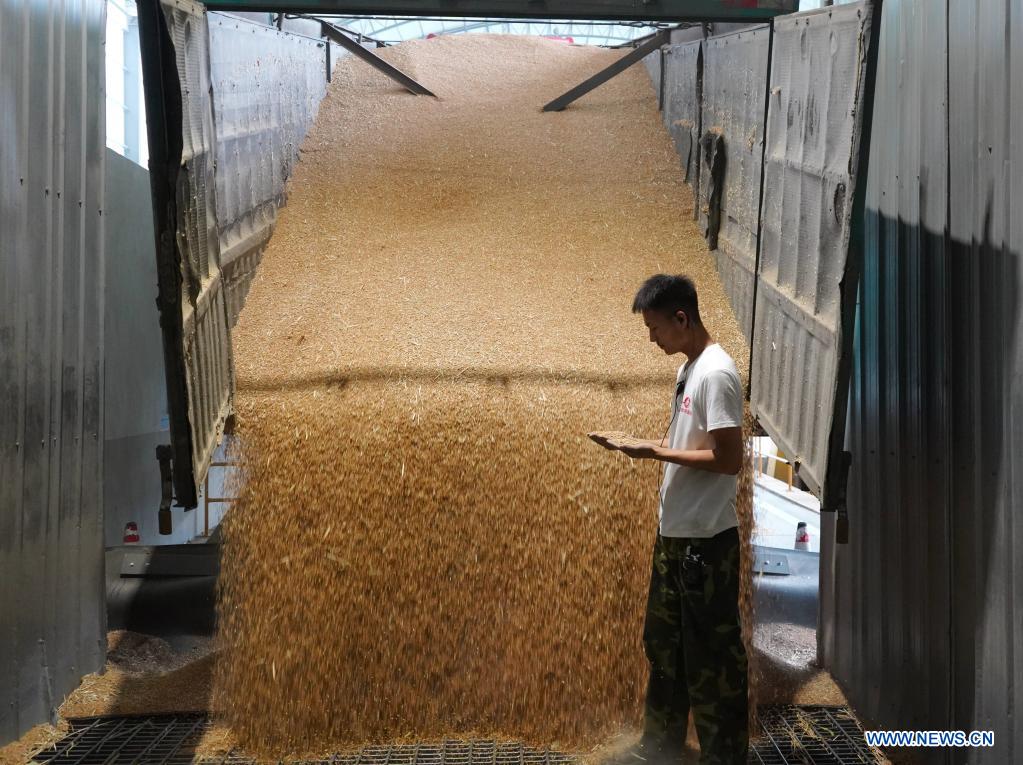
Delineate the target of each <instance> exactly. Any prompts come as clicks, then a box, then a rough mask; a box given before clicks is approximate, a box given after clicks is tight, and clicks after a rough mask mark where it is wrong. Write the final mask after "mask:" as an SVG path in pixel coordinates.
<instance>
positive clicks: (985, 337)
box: [945, 0, 1023, 763]
mask: <svg viewBox="0 0 1023 765" xmlns="http://www.w3.org/2000/svg"><path fill="white" fill-rule="evenodd" d="M949 12H950V16H949V20H948V31H949V63H948V73H949V100H948V103H949V112H950V119H949V134H948V140H949V160H950V164H949V168H948V170H949V177H950V183H949V192H950V197H949V212H950V218H949V221H948V224H949V234H950V245H951V246H950V250H949V253H948V255H949V260H950V266H951V268H950V271H949V276H948V284H949V287H950V293H949V302H948V304H947V307H946V308H947V310H946V314H945V317H946V323H947V324H946V326H947V328H948V330H949V340H950V343H951V347H950V350H949V354H948V358H949V364H950V366H951V367H952V369H953V370H955V371H956V372H958V373H957V374H953V375H952V376H951V380H952V385H951V387H950V389H949V391H948V392H949V403H950V418H951V426H952V438H951V443H952V447H953V449H954V458H955V463H954V467H953V470H952V487H951V488H952V491H951V497H950V515H951V520H952V525H951V529H950V531H951V547H952V571H953V580H952V638H953V650H954V652H955V656H954V658H955V662H956V673H955V677H954V685H953V693H954V698H955V706H954V707H953V719H954V720H955V721H956V722H957V723H958V724H964V725H969V727H975V728H991V729H994V730H995V731H996V732H997V734H996V735H997V739H996V741H997V742H999V748H998V754H999V755H1000V757H998V758H996V757H995V756H994V755H995V753H994V752H980V753H978V755H977V756H976V757H975V758H974V761H976V762H984V763H994V762H1020V761H1023V716H1021V715H1020V714H1019V710H1023V518H1020V516H1019V514H1020V511H1021V510H1023V386H1021V384H1020V383H1021V380H1023V58H1021V52H1023V0H998V2H995V1H994V0H989V1H988V2H968V3H963V2H953V3H949ZM1014 712H1015V714H1013V713H1014Z"/></svg>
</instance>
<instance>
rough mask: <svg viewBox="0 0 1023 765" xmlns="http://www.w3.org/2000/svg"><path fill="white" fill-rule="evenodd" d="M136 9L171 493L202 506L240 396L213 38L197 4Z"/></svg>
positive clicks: (154, 2)
mask: <svg viewBox="0 0 1023 765" xmlns="http://www.w3.org/2000/svg"><path fill="white" fill-rule="evenodd" d="M138 7H139V34H140V37H141V48H142V68H143V78H144V84H145V93H146V112H147V122H148V132H149V155H150V160H149V167H150V182H151V185H152V191H153V212H154V215H153V218H154V223H155V229H156V257H157V266H158V279H159V296H158V298H157V304H158V306H159V309H160V327H161V329H162V332H163V345H164V361H165V366H166V375H167V405H168V409H169V416H170V431H171V445H172V447H173V471H174V493H175V497H176V500H177V503H178V505H180V506H183V507H195V506H196V504H197V502H198V486H199V484H200V482H201V481H202V480H203V478H204V477H205V475H206V471H207V469H208V468H209V463H210V460H211V458H212V456H213V452H214V450H215V449H216V448H217V444H218V443H219V441H220V437H221V434H222V432H223V428H224V424H225V421H226V420H227V418H228V416H229V415H230V414H231V411H232V397H233V393H234V374H233V369H232V364H233V362H232V354H231V334H230V325H229V323H228V313H227V301H226V295H225V290H224V283H223V279H222V275H221V269H220V246H219V240H218V232H217V219H216V185H215V183H214V150H215V147H216V138H215V135H214V127H213V125H214V123H213V100H212V94H211V90H210V66H209V34H208V31H207V27H206V14H205V8H204V7H203V5H201V4H200V3H196V2H191V0H163V1H162V2H161V1H160V0H140V2H139V4H138Z"/></svg>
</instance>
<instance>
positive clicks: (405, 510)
mask: <svg viewBox="0 0 1023 765" xmlns="http://www.w3.org/2000/svg"><path fill="white" fill-rule="evenodd" d="M384 55H385V56H386V57H391V58H392V59H393V60H394V61H395V63H397V64H399V65H400V66H401V67H402V68H403V69H405V70H406V71H409V72H410V73H412V74H413V75H414V76H417V77H418V78H419V79H420V80H421V81H422V82H423V83H424V84H425V85H427V87H429V88H431V89H432V90H434V91H435V92H436V93H438V95H439V96H440V98H438V99H430V98H422V97H419V98H417V97H413V96H410V95H408V94H406V93H404V92H402V91H400V90H399V89H397V88H395V87H394V86H393V84H392V83H390V82H389V81H387V80H384V79H382V78H381V77H380V75H378V74H377V73H376V72H374V71H372V70H371V69H369V68H368V67H367V66H366V65H365V64H362V63H361V62H358V61H354V60H352V59H345V60H344V61H343V62H342V63H341V64H340V65H339V68H338V71H337V73H336V76H335V79H334V82H333V84H332V85H331V87H330V90H329V92H328V95H327V97H326V99H325V100H324V102H323V104H322V106H321V108H320V113H319V117H318V119H317V122H316V124H315V125H314V127H313V128H312V129H311V131H310V133H309V135H308V137H307V139H306V141H305V144H304V145H303V148H302V155H301V156H302V158H301V161H300V162H299V163H298V164H297V166H296V169H295V176H294V178H293V179H292V181H291V184H290V192H289V199H288V205H287V206H286V207H285V208H284V209H283V210H282V211H281V214H280V218H279V221H278V225H277V228H276V230H275V232H274V235H273V238H272V240H271V242H270V244H269V246H268V248H267V251H266V254H265V257H264V259H263V262H262V265H261V267H260V271H259V274H258V276H257V278H256V280H255V282H254V283H253V285H252V289H251V292H250V294H249V297H248V302H247V306H246V308H245V310H244V311H243V313H242V316H241V318H240V321H239V324H238V326H237V328H236V330H235V333H234V339H235V363H236V372H237V382H238V393H237V400H236V408H237V411H238V433H239V435H240V442H241V443H242V444H243V447H242V448H243V452H242V454H241V455H240V457H241V458H242V459H244V461H245V465H246V467H245V469H244V471H242V477H243V484H242V485H241V486H240V488H239V491H240V498H239V500H238V501H237V502H236V503H235V504H234V506H233V508H232V510H231V512H230V514H229V516H228V520H227V522H226V524H225V528H224V547H223V566H222V573H221V599H220V603H219V623H220V627H221V633H220V637H221V640H222V645H223V648H224V650H225V655H224V659H223V660H222V661H220V662H219V663H218V665H217V666H218V672H217V677H216V689H215V702H216V706H217V709H218V710H219V712H220V715H221V719H222V720H223V722H224V723H225V724H226V725H228V726H229V727H230V728H231V731H232V735H233V736H235V737H236V738H235V740H236V741H237V742H238V743H240V744H241V745H242V746H244V747H245V748H247V749H249V750H250V751H254V752H257V753H260V752H262V753H269V754H274V753H281V752H288V751H299V750H301V751H309V750H317V749H318V750H322V751H327V750H335V749H339V748H344V747H346V746H352V745H357V744H360V743H364V742H367V741H384V740H387V741H390V740H396V739H397V740H400V739H402V738H403V737H413V738H416V739H419V740H426V739H430V738H436V737H442V736H446V735H457V734H465V733H467V732H471V731H475V732H480V733H484V734H486V735H494V736H513V737H516V738H520V739H524V740H526V741H527V742H531V743H534V744H539V745H551V744H554V745H557V746H559V747H562V748H567V749H576V750H578V749H588V748H591V747H592V746H594V745H595V744H597V743H598V742H600V741H602V740H604V739H605V738H606V737H607V736H609V735H611V734H614V733H616V732H618V731H620V730H622V729H623V728H629V727H630V726H634V725H636V724H637V723H638V721H639V718H640V710H641V702H642V698H643V693H644V688H645V660H644V657H643V650H642V646H641V642H640V634H641V625H642V620H643V612H644V607H645V598H646V587H647V582H648V577H649V563H650V553H651V548H652V544H653V538H654V532H655V527H656V507H657V501H656V498H657V493H656V490H657V484H658V481H659V473H658V469H657V467H656V466H655V465H654V464H653V463H649V462H633V461H631V460H629V459H627V458H625V457H624V456H622V455H615V454H611V453H608V452H605V451H603V450H602V449H600V447H598V446H596V445H595V444H593V443H591V442H590V441H589V440H588V439H587V438H586V436H585V434H586V433H587V432H588V431H591V430H597V429H601V430H621V431H627V432H630V433H635V434H637V435H641V436H644V437H657V438H659V437H660V436H661V434H662V433H663V431H664V428H665V426H666V425H667V420H668V413H669V412H668V405H669V400H670V396H671V392H672V390H673V380H674V373H675V370H676V368H677V365H678V363H679V361H680V359H679V358H665V357H664V356H663V355H662V354H660V352H659V351H658V350H657V349H656V347H655V346H653V345H651V344H650V343H649V342H648V339H647V333H646V330H645V328H644V327H643V324H642V321H641V319H640V318H639V317H636V316H633V315H631V314H630V311H629V308H630V304H631V299H632V296H633V293H634V292H635V290H636V288H637V287H638V286H639V285H640V283H641V282H642V281H643V279H645V278H646V277H647V276H649V275H650V274H652V273H655V272H661V271H666V272H673V273H679V272H683V273H688V274H690V275H692V276H693V277H694V278H695V279H696V282H697V284H698V287H699V289H700V294H701V308H702V313H703V317H704V320H705V322H706V324H707V325H708V326H709V327H710V328H711V329H712V331H713V332H714V333H715V335H716V337H717V338H718V339H719V340H720V342H721V343H722V345H723V346H724V347H725V348H726V350H728V351H729V352H730V353H731V354H732V355H733V357H734V358H735V359H736V361H737V362H738V363H739V364H740V367H744V365H745V362H746V359H747V351H746V349H745V345H744V342H743V340H742V336H741V333H740V332H739V330H738V327H737V326H736V324H735V320H734V318H733V316H732V313H731V310H730V309H729V307H728V302H727V299H726V298H725V296H724V293H723V291H722V288H721V285H720V283H719V281H718V277H717V275H716V271H715V267H714V262H713V260H712V257H711V256H710V255H709V254H708V253H707V251H706V246H705V244H704V242H703V240H702V238H701V236H700V234H699V231H698V230H697V229H696V226H695V224H693V222H692V220H691V210H692V196H691V194H690V193H689V191H688V189H687V188H686V187H685V186H684V185H683V183H682V181H681V171H680V168H679V161H678V157H677V155H676V154H675V152H674V150H673V148H672V146H671V143H670V141H669V138H668V136H667V134H666V132H665V130H664V127H663V125H662V124H661V121H660V117H659V115H658V113H657V108H656V100H655V99H654V98H653V96H652V92H651V88H650V84H649V81H648V80H647V79H646V74H645V72H643V71H642V69H641V68H639V67H636V68H634V69H632V70H630V71H628V72H626V73H625V74H623V75H622V76H620V77H618V78H615V79H614V80H612V81H611V82H609V83H607V84H606V85H604V86H602V87H601V88H599V89H598V90H596V91H594V92H593V93H591V94H590V95H588V96H586V97H585V98H584V99H582V100H581V101H579V102H578V103H577V104H575V105H573V106H572V107H570V108H569V109H568V110H566V111H565V112H562V113H555V114H543V113H541V112H540V107H541V106H542V104H543V103H545V102H546V101H548V100H550V99H551V98H552V97H554V96H557V95H559V94H560V93H561V92H563V91H564V90H566V89H567V88H569V87H571V86H572V85H574V84H576V83H577V82H579V81H580V80H582V79H584V78H585V77H587V76H589V75H590V74H592V73H593V72H594V71H596V70H598V69H600V68H601V67H603V66H605V65H607V64H608V63H609V62H611V61H612V60H614V59H615V58H616V57H618V56H620V55H621V53H620V52H616V51H607V50H600V49H590V48H583V47H576V46H569V45H565V44H563V43H559V42H554V41H549V40H542V39H536V38H521V37H499V36H497V37H495V36H477V35H467V36H458V37H447V38H440V39H433V40H423V41H415V42H410V43H405V44H403V45H401V46H398V47H396V48H390V49H388V50H386V51H384Z"/></svg>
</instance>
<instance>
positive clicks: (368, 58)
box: [316, 19, 436, 98]
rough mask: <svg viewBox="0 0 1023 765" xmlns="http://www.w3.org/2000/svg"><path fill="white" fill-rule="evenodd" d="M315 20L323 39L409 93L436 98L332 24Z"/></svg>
mask: <svg viewBox="0 0 1023 765" xmlns="http://www.w3.org/2000/svg"><path fill="white" fill-rule="evenodd" d="M316 20H317V21H319V22H320V34H322V35H323V36H324V37H326V38H327V39H328V40H330V42H335V43H337V44H338V45H340V46H341V47H342V48H344V49H345V50H347V51H348V52H349V53H354V54H355V55H356V56H358V57H359V58H361V59H362V60H363V61H365V62H366V63H367V64H369V65H370V66H372V67H373V68H374V69H376V70H377V71H378V72H381V73H383V74H385V75H387V76H388V77H390V78H391V79H392V80H394V81H395V82H396V83H398V84H399V85H401V86H402V87H403V88H405V90H407V91H408V92H409V93H414V94H415V95H417V96H433V97H434V98H436V96H434V94H433V93H431V92H430V91H429V90H427V89H426V88H425V87H423V86H422V85H420V84H419V83H418V82H416V81H415V80H413V79H412V78H411V77H409V76H408V75H407V74H405V73H404V72H403V71H401V70H400V69H398V68H397V67H394V66H391V65H390V64H388V63H387V62H386V61H384V60H383V59H382V58H380V57H379V56H378V55H377V54H375V53H373V52H372V51H368V50H366V49H365V48H363V47H362V46H361V45H359V44H358V43H357V42H355V40H353V39H352V38H351V37H349V36H348V35H346V34H345V33H344V32H342V31H341V30H340V29H338V28H337V27H335V26H334V25H333V24H330V23H328V22H326V21H324V20H323V19H316ZM328 47H329V45H328Z"/></svg>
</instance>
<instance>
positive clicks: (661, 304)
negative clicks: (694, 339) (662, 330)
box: [632, 274, 701, 324]
mask: <svg viewBox="0 0 1023 765" xmlns="http://www.w3.org/2000/svg"><path fill="white" fill-rule="evenodd" d="M641 311H662V312H664V313H666V314H668V315H670V316H674V315H675V313H676V312H677V311H685V314H686V316H688V317H689V320H690V321H692V322H693V323H694V324H700V323H701V321H700V304H699V301H698V300H697V298H696V285H695V284H693V280H692V279H690V278H689V277H688V276H669V275H668V274H655V275H654V276H651V277H650V278H649V279H647V280H646V281H645V282H643V286H642V287H640V288H639V292H637V293H636V297H635V298H633V301H632V312H633V313H640V312H641Z"/></svg>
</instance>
